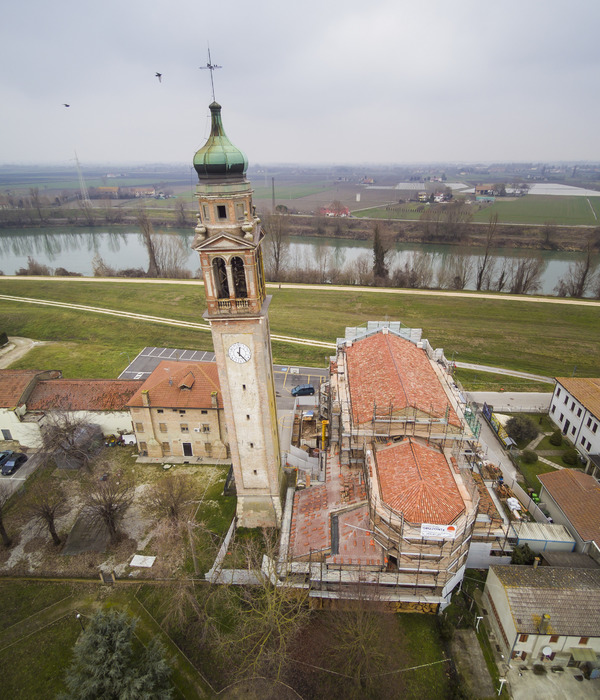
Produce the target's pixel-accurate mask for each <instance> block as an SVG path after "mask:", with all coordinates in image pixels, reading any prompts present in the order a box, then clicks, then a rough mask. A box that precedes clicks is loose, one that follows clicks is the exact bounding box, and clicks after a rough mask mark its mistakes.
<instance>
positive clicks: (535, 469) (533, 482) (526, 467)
mask: <svg viewBox="0 0 600 700" xmlns="http://www.w3.org/2000/svg"><path fill="white" fill-rule="evenodd" d="M516 461H517V465H518V468H519V471H520V472H521V474H523V477H524V478H525V482H526V484H527V486H528V487H529V488H532V489H533V490H534V491H535V492H536V493H537V494H538V495H539V493H540V490H541V488H542V485H541V484H540V481H539V479H538V476H539V475H540V474H547V473H548V472H554V471H556V469H554V468H553V467H551V466H550V465H549V464H546V463H545V462H541V461H540V460H538V461H537V462H534V463H533V464H527V463H526V462H524V461H523V459H520V458H519V459H517V460H516Z"/></svg>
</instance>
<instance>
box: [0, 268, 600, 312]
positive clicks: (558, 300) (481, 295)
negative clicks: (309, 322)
mask: <svg viewBox="0 0 600 700" xmlns="http://www.w3.org/2000/svg"><path fill="white" fill-rule="evenodd" d="M2 279H3V280H24V281H27V282H31V281H36V280H37V281H41V282H75V283H82V282H83V283H85V282H111V283H113V284H114V283H115V282H116V283H118V284H186V285H201V286H203V285H204V282H203V281H202V280H167V279H147V278H142V277H140V278H138V277H135V278H126V277H119V278H114V277H41V276H35V277H25V276H11V275H5V276H4V277H3V278H2ZM267 287H268V288H269V289H306V290H311V291H313V292H314V291H320V292H371V293H373V294H409V295H415V296H438V297H439V296H446V297H462V298H467V297H470V298H471V299H493V300H495V301H516V302H530V303H538V304H568V305H571V306H598V307H600V301H593V300H590V299H585V300H584V299H571V298H565V297H540V296H529V295H524V294H522V295H519V294H500V293H493V294H492V293H486V292H450V291H446V290H443V289H396V288H395V287H353V286H341V285H335V284H291V283H290V284H287V283H283V284H277V283H272V282H269V283H267Z"/></svg>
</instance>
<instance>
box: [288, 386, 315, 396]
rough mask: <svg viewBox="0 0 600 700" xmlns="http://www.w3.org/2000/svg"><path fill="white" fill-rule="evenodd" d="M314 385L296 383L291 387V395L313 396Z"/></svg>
mask: <svg viewBox="0 0 600 700" xmlns="http://www.w3.org/2000/svg"><path fill="white" fill-rule="evenodd" d="M314 393H315V387H314V386H312V384H298V386H295V387H294V388H293V389H292V396H314Z"/></svg>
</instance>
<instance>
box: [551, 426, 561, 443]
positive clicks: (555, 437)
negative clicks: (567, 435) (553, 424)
mask: <svg viewBox="0 0 600 700" xmlns="http://www.w3.org/2000/svg"><path fill="white" fill-rule="evenodd" d="M562 441H563V436H562V432H561V430H560V428H557V429H556V430H555V431H554V432H553V433H552V435H551V436H550V440H549V442H550V444H551V445H554V446H555V447H560V446H561V445H562Z"/></svg>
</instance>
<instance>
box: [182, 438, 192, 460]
mask: <svg viewBox="0 0 600 700" xmlns="http://www.w3.org/2000/svg"><path fill="white" fill-rule="evenodd" d="M181 446H182V447H183V456H184V457H191V456H192V455H193V454H194V453H193V452H192V443H191V442H183V443H181Z"/></svg>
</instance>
